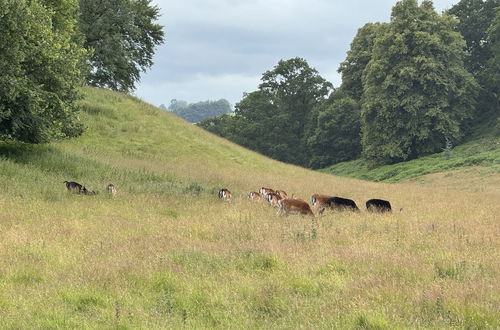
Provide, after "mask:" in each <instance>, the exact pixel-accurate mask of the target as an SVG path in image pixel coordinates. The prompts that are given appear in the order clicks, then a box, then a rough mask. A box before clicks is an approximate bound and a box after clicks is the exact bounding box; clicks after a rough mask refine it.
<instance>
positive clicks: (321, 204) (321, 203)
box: [311, 194, 332, 213]
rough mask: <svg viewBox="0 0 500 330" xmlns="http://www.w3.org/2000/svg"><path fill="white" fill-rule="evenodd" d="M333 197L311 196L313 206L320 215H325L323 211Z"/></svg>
mask: <svg viewBox="0 0 500 330" xmlns="http://www.w3.org/2000/svg"><path fill="white" fill-rule="evenodd" d="M331 197H332V196H329V195H321V194H314V195H312V196H311V205H312V206H314V207H315V208H316V210H317V211H318V212H319V213H323V210H324V209H325V207H327V201H328V199H330V198H331Z"/></svg>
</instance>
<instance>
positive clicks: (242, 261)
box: [0, 88, 500, 329]
mask: <svg viewBox="0 0 500 330" xmlns="http://www.w3.org/2000/svg"><path fill="white" fill-rule="evenodd" d="M83 93H84V98H83V99H82V100H81V101H80V105H81V107H82V114H81V120H82V122H83V123H84V124H85V125H86V127H87V129H86V132H85V133H84V134H83V136H81V137H79V138H75V139H71V140H63V141H58V142H54V143H50V144H46V145H25V144H20V143H13V142H9V143H7V142H0V186H1V187H2V189H1V190H0V233H1V240H0V256H1V258H0V288H1V290H0V321H1V322H0V323H1V325H0V327H3V328H12V329H18V328H33V329H37V328H44V329H46V328H50V329H66V328H85V329H87V328H89V329H93V328H113V329H137V328H139V329H152V328H153V329H160V328H317V329H331V328H358V329H395V328H396V329H404V328H436V329H437V328H439V329H441V328H450V329H451V328H474V329H490V328H498V327H500V310H499V309H498V306H500V291H499V289H498V288H499V287H500V281H499V280H498V279H499V278H500V276H499V275H500V267H499V266H500V258H499V257H500V244H499V234H500V228H499V226H498V214H499V213H500V203H498V200H499V197H500V191H499V187H500V185H499V183H498V181H497V178H498V176H497V175H498V173H493V174H491V176H488V177H487V180H489V181H491V182H490V183H489V184H488V185H485V184H484V180H483V179H484V177H483V176H482V174H479V175H476V174H475V172H469V175H468V174H467V173H465V174H463V173H462V174H461V175H452V176H449V177H446V174H443V175H441V176H434V177H427V178H425V177H421V178H419V179H415V180H414V181H407V182H403V183H378V182H368V181H362V180H358V179H352V178H345V177H337V176H333V175H329V174H324V173H320V172H316V171H311V170H307V169H304V168H300V167H297V166H293V165H289V164H284V163H281V162H277V161H274V160H271V159H269V158H266V157H264V156H262V155H259V154H257V153H255V152H252V151H249V150H246V149H244V148H242V147H239V146H237V145H235V144H233V143H231V142H229V141H227V140H224V139H222V138H219V137H217V136H214V135H212V134H210V133H208V132H206V131H203V130H202V129H200V128H198V127H196V126H193V125H191V124H189V123H187V122H184V121H183V120H181V119H179V118H177V117H175V116H174V115H172V114H169V113H167V112H164V111H162V110H160V109H158V108H155V107H154V106H151V105H148V104H146V103H144V102H141V101H139V100H137V99H136V98H134V97H132V96H128V95H124V94H120V93H116V92H111V91H106V90H101V89H95V88H84V89H83ZM477 170H478V171H480V170H481V169H477ZM65 180H67V181H77V182H79V183H81V184H84V185H85V186H86V187H87V188H88V189H89V190H97V191H99V194H98V195H95V196H85V195H78V194H71V193H68V192H67V191H66V188H65V185H64V183H63V181H65ZM109 183H113V184H114V185H115V186H116V187H117V190H118V193H117V195H116V196H115V197H111V196H108V195H107V194H106V191H105V187H106V185H107V184H109ZM262 186H266V187H271V188H277V189H283V190H285V191H287V192H288V194H289V195H292V194H293V196H294V197H297V198H302V199H304V200H306V201H308V200H309V198H310V196H311V195H312V194H313V193H323V194H331V195H336V196H342V197H347V198H351V199H353V200H354V201H355V202H356V203H357V204H358V206H359V207H360V208H361V212H359V213H349V212H327V213H326V214H325V215H323V216H321V217H319V216H318V217H316V218H315V219H314V220H313V221H312V220H311V219H310V218H307V217H301V216H288V217H279V216H277V215H276V210H275V209H273V208H271V207H269V206H267V205H265V204H264V203H255V202H250V201H248V200H247V199H246V194H247V193H248V192H250V191H257V190H258V189H259V188H260V187H262ZM483 186H485V187H486V188H482V187H483ZM221 188H228V189H230V190H231V191H232V192H233V194H234V200H233V201H231V202H224V201H221V200H219V199H218V198H217V191H218V190H219V189H221ZM370 198H382V199H387V200H389V201H390V202H391V204H392V205H393V209H394V210H395V212H393V213H391V214H372V213H368V212H367V211H366V209H365V207H364V203H365V202H366V200H368V199H370ZM400 209H402V211H401V212H400V211H399V210H400Z"/></svg>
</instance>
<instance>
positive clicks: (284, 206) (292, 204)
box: [278, 198, 314, 217]
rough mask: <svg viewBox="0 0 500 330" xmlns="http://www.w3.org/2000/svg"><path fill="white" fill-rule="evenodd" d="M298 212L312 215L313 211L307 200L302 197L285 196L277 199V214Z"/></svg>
mask: <svg viewBox="0 0 500 330" xmlns="http://www.w3.org/2000/svg"><path fill="white" fill-rule="evenodd" d="M289 214H300V215H309V216H312V217H314V213H313V211H312V210H311V207H310V206H309V204H307V202H305V201H303V200H302V199H296V198H287V199H281V200H279V201H278V215H285V216H286V215H289Z"/></svg>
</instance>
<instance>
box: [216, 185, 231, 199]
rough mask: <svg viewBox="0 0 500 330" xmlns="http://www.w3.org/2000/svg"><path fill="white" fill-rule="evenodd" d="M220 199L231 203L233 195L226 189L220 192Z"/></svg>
mask: <svg viewBox="0 0 500 330" xmlns="http://www.w3.org/2000/svg"><path fill="white" fill-rule="evenodd" d="M219 198H220V199H222V200H224V201H230V200H231V198H233V194H231V192H230V191H229V190H227V189H226V188H223V189H221V190H219Z"/></svg>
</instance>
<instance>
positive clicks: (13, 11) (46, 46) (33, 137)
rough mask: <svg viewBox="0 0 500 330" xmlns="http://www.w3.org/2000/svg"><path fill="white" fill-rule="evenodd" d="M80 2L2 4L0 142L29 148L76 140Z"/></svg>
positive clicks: (16, 0) (81, 59) (81, 57)
mask: <svg viewBox="0 0 500 330" xmlns="http://www.w3.org/2000/svg"><path fill="white" fill-rule="evenodd" d="M76 8H77V2H76V0H74V1H73V0H67V1H50V0H29V1H28V0H4V1H0V31H2V33H0V72H1V74H2V78H1V79H0V139H2V140H10V139H13V140H19V141H23V142H29V143H40V142H47V141H50V140H52V139H55V138H61V137H67V136H75V135H78V134H80V133H81V132H82V126H81V124H79V123H78V121H77V117H76V114H77V108H76V106H75V101H76V100H77V98H78V92H77V89H76V88H77V87H78V86H80V85H81V84H82V82H83V77H84V74H85V66H84V63H85V59H86V54H87V53H86V51H85V49H84V48H83V47H82V44H81V42H80V40H81V39H80V38H79V34H78V31H77V27H76V22H77V20H76V16H75V10H76Z"/></svg>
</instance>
